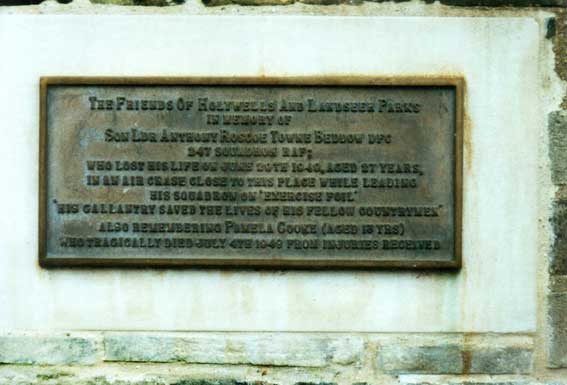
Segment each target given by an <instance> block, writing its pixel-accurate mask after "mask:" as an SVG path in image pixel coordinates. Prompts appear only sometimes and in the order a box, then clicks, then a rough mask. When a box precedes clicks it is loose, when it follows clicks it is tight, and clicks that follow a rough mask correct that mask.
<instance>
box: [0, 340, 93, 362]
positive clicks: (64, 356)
mask: <svg viewBox="0 0 567 385" xmlns="http://www.w3.org/2000/svg"><path fill="white" fill-rule="evenodd" d="M101 355H102V349H101V348H100V343H99V341H98V339H97V338H96V337H95V336H78V335H49V336H47V335H33V334H26V335H18V334H7V335H0V363H3V364H41V365H91V364H94V363H96V362H97V361H99V360H100V357H101Z"/></svg>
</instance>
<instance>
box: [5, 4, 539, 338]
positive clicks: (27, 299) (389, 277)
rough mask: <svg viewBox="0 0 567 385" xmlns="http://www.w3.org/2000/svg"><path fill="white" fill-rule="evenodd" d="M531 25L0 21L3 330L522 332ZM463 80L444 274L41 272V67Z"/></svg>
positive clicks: (531, 275)
mask: <svg viewBox="0 0 567 385" xmlns="http://www.w3.org/2000/svg"><path fill="white" fill-rule="evenodd" d="M539 34H540V32H539V30H538V26H537V24H536V23H535V22H534V21H533V20H532V19H528V18H525V19H522V18H506V19H504V18H458V19H457V18H427V17H414V18H409V17H408V18H373V17H350V18H348V17H347V18H344V17H341V18H339V17H325V18H323V17H321V18H319V17H297V16H296V17H283V16H282V17H267V16H262V17H212V16H210V17H187V16H97V17H96V18H94V17H91V16H21V15H20V16H18V15H4V16H0V44H1V47H2V51H1V52H2V53H1V58H0V117H1V119H0V133H1V134H0V135H1V136H0V162H1V165H2V174H1V175H2V176H1V178H0V180H1V183H0V194H1V196H0V329H2V328H5V329H16V328H26V329H115V330H117V329H120V330H125V329H144V330H148V329H155V330H158V329H159V330H235V331H244V330H247V331H260V330H271V331H276V330H277V331H286V330H290V331H400V332H403V331H423V332H425V331H435V332H442V331H443V332H451V331H468V332H488V331H494V332H520V331H522V332H523V331H535V327H536V257H537V254H538V252H539V251H538V225H537V221H538V177H539V176H538V165H539V164H541V163H542V162H543V161H542V160H540V159H539V158H538V140H539V136H540V134H541V132H542V131H543V130H544V117H545V114H544V113H542V109H541V106H540V92H541V90H542V87H543V86H542V84H541V80H540V76H539V74H538V41H539V39H540V36H539ZM341 74H345V75H364V76H369V75H370V76H372V75H376V76H385V75H386V76H387V75H422V74H427V75H447V74H451V75H461V76H464V77H465V79H466V81H467V94H466V114H467V118H466V124H465V139H466V140H465V141H466V146H465V173H464V237H463V238H464V244H463V255H464V267H463V269H462V270H461V271H460V272H459V273H436V272H432V273H419V272H407V271H406V272H386V271H377V272H351V271H348V272H303V271H293V270H292V271H286V272H280V271H275V272H270V271H263V272H256V271H220V270H176V271H173V270H148V271H144V270H62V269H60V270H44V269H41V268H39V266H38V264H37V238H38V234H37V195H38V176H37V175H38V120H39V114H38V108H39V107H38V95H39V77H40V76H50V75H51V76H55V75H68V76H103V75H104V76H144V75H148V76H149V75H151V76H166V75H176V76H207V75H210V76H239V75H242V76H258V75H264V76H288V75H289V76H292V75H341Z"/></svg>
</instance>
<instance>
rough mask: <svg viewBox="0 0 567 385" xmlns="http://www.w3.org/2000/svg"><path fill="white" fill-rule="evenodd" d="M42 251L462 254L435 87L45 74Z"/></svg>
mask: <svg viewBox="0 0 567 385" xmlns="http://www.w3.org/2000/svg"><path fill="white" fill-rule="evenodd" d="M42 97H43V103H44V104H43V108H44V114H43V118H44V120H43V121H42V130H43V132H42V134H43V135H44V138H43V151H44V159H42V162H43V163H42V170H41V172H42V173H43V178H42V184H43V186H42V196H41V197H40V202H41V205H42V206H41V207H42V210H43V212H42V218H41V219H40V220H41V221H42V226H40V237H42V240H41V241H40V261H41V262H42V264H43V265H46V266H49V265H65V264H77V265H78V264H85V265H90V264H92V265H96V264H97V262H100V264H112V263H117V264H125V265H128V264H131V265H142V266H143V265H183V264H187V265H216V266H223V265H225V266H234V265H245V266H246V265H250V266H276V267H289V266H298V267H301V266H305V267H309V266H312V267H380V266H386V267H387V266H391V267H458V265H459V263H460V260H459V253H460V250H459V248H460V242H459V240H458V239H459V237H460V234H459V231H460V229H459V223H458V221H459V215H460V213H459V207H458V205H457V203H458V201H459V199H458V194H459V188H460V185H459V183H458V180H457V178H458V176H459V162H458V159H459V157H460V149H459V148H458V143H459V140H458V138H459V135H460V133H459V132H458V131H459V128H458V124H457V122H458V118H457V104H458V100H457V92H456V87H455V86H452V85H445V86H420V85H403V86H392V85H390V86H364V85H356V86H344V85H343V86H329V85H286V84H279V85H276V84H254V85H234V84H222V82H220V83H219V82H217V83H214V84H207V82H186V83H183V84H163V85H156V84H155V82H154V83H151V84H144V83H143V82H141V81H137V82H131V83H121V84H116V83H113V82H112V81H106V82H100V84H97V82H90V83H88V84H80V83H78V84H73V82H72V81H70V80H67V81H61V80H59V81H57V80H54V81H53V82H48V81H47V82H45V85H44V89H43V96H42Z"/></svg>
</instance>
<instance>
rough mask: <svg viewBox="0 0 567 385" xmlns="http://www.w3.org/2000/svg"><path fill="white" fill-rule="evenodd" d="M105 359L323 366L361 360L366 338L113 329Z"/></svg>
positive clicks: (108, 339) (107, 339)
mask: <svg viewBox="0 0 567 385" xmlns="http://www.w3.org/2000/svg"><path fill="white" fill-rule="evenodd" d="M104 345H105V360H106V361H126V362H175V361H178V362H188V363H208V364H251V365H272V366H303V367H322V366H325V365H328V364H330V363H337V364H345V365H346V364H351V363H354V362H356V361H358V360H359V359H360V357H361V355H362V352H363V350H364V341H363V340H362V338H358V337H333V338H330V337H308V336H305V335H293V334H278V335H275V334H256V335H247V334H244V335H230V334H228V335H220V334H190V335H167V334H164V335H159V334H157V335H148V334H143V333H109V334H107V335H106V336H105V339H104Z"/></svg>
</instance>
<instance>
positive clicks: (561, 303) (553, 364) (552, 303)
mask: <svg viewBox="0 0 567 385" xmlns="http://www.w3.org/2000/svg"><path fill="white" fill-rule="evenodd" d="M548 306H549V311H548V316H549V330H550V334H549V352H548V365H547V366H548V367H550V368H567V293H555V294H550V295H549V296H548Z"/></svg>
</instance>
